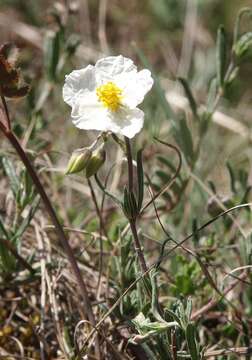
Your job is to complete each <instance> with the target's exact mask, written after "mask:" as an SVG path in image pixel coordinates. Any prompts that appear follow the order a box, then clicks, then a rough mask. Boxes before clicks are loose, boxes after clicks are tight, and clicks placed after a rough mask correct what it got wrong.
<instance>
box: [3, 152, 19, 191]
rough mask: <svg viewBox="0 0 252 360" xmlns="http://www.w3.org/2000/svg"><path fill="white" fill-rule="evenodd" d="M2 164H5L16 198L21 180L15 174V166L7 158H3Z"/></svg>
mask: <svg viewBox="0 0 252 360" xmlns="http://www.w3.org/2000/svg"><path fill="white" fill-rule="evenodd" d="M2 164H3V168H4V171H5V173H6V175H7V176H8V178H9V180H10V186H11V190H12V192H13V195H14V197H15V198H16V196H17V195H18V192H19V188H20V184H19V179H18V177H17V174H16V172H15V168H14V166H13V163H12V162H11V161H10V160H9V159H8V158H7V157H3V158H2Z"/></svg>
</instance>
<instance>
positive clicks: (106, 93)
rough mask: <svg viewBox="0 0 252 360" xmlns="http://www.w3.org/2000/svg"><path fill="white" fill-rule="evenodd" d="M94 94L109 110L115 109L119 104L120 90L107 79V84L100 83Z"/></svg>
mask: <svg viewBox="0 0 252 360" xmlns="http://www.w3.org/2000/svg"><path fill="white" fill-rule="evenodd" d="M96 95H97V96H98V99H99V101H101V102H102V103H103V105H104V106H105V107H106V108H108V109H109V110H111V111H117V110H118V109H119V107H120V105H121V99H122V90H121V89H120V88H119V87H118V86H117V85H116V84H114V83H113V82H112V81H109V82H108V83H107V84H104V85H101V86H99V87H98V88H97V89H96Z"/></svg>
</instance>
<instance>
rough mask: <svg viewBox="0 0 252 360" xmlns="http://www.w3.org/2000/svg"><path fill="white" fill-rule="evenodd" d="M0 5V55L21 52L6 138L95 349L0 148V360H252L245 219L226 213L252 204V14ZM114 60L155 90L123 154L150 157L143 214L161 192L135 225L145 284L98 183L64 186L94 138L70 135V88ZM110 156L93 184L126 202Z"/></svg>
mask: <svg viewBox="0 0 252 360" xmlns="http://www.w3.org/2000/svg"><path fill="white" fill-rule="evenodd" d="M0 5H1V8H0V29H1V31H0V43H5V42H12V43H15V44H16V46H17V47H18V48H19V54H18V67H19V68H20V69H21V70H22V75H23V77H24V80H25V82H26V83H28V84H29V85H30V91H29V93H28V95H27V96H26V97H25V98H22V99H18V100H9V101H8V102H7V105H8V108H9V111H10V117H11V123H12V129H13V132H14V133H15V135H16V137H17V138H18V139H19V140H20V143H21V145H22V147H23V149H25V152H26V154H27V155H28V157H29V159H30V160H31V162H32V163H33V165H34V167H35V168H36V171H37V174H38V175H39V179H40V181H41V183H42V185H43V188H44V189H45V191H46V193H47V194H48V195H49V198H50V200H51V202H52V204H53V207H54V209H55V210H56V213H57V215H58V217H59V219H60V222H61V223H62V226H64V230H65V233H66V234H67V236H68V238H69V242H70V244H71V247H72V249H73V251H74V255H75V258H76V259H77V260H78V265H79V267H80V269H81V272H82V276H83V278H84V280H85V284H86V286H87V289H88V294H89V299H90V301H91V304H92V308H93V313H94V317H95V322H96V324H97V323H98V325H97V326H98V334H99V336H98V337H97V338H96V339H95V338H94V333H95V331H94V330H93V325H92V324H91V325H90V323H89V322H88V321H87V317H86V313H85V311H84V305H83V302H82V298H81V291H80V288H79V284H78V283H77V282H76V280H75V276H74V273H73V272H72V268H71V266H70V263H69V261H68V258H67V257H66V254H65V252H64V250H63V249H62V246H61V244H60V243H59V239H58V236H57V233H56V232H55V228H54V226H53V225H52V223H51V219H50V218H49V217H48V213H47V210H46V208H45V206H44V204H43V202H42V201H40V197H39V195H37V191H36V189H35V187H34V184H33V183H32V181H31V178H30V176H29V174H28V173H27V171H26V169H25V167H24V166H23V164H22V162H21V161H20V158H19V156H18V155H17V153H16V152H15V150H14V149H13V148H12V146H11V144H10V143H9V142H8V140H7V139H6V138H5V137H4V136H3V134H2V133H1V135H0V136H1V138H0V139H1V150H0V157H1V167H0V272H1V274H0V357H1V358H6V359H20V358H21V359H81V358H83V359H98V358H101V359H174V360H175V359H181V358H191V359H193V360H194V359H201V358H205V357H209V358H210V357H212V358H218V359H224V358H225V359H226V358H228V359H233V358H236V357H244V358H245V357H246V359H249V358H250V355H249V354H250V352H251V333H252V301H251V296H252V290H251V281H252V277H251V265H252V264H251V256H252V238H251V220H252V219H251V210H250V207H249V206H247V207H244V208H243V207H240V208H237V209H235V210H234V211H230V212H227V213H226V214H225V215H224V213H225V212H226V211H227V209H230V208H233V207H236V206H237V205H241V204H245V203H249V202H250V197H251V196H250V191H251V185H252V183H251V155H252V154H251V139H252V132H251V96H252V92H251V75H252V65H251V59H252V52H251V48H250V47H251V38H252V36H251V34H252V16H251V13H250V12H249V11H245V12H243V13H241V12H240V13H239V11H240V10H241V9H242V8H244V7H249V6H252V1H249V0H247V1H246V0H239V1H238V0H237V1H230V0H229V1H228V0H223V1H218V0H204V1H203V0H198V1H197V0H187V1H185V0H180V1H175V0H155V1H154V0H146V1H137V0H127V1H125V0H120V1H119V0H110V1H106V0H100V1H98V0H90V1H86V0H79V1H77V0H76V1H67V0H65V1H46V0H43V1H39V0H37V1H34V0H0ZM239 14H240V17H239ZM237 18H239V19H240V23H239V26H238V25H237ZM235 24H236V25H237V26H238V27H236V29H238V32H235V33H234V29H235ZM220 25H223V27H220ZM217 34H218V36H217ZM235 34H236V35H237V36H236V35H235ZM111 54H114V55H117V54H122V55H124V56H127V57H130V58H132V59H133V60H134V61H135V62H136V63H137V64H138V66H139V68H143V67H147V68H150V69H151V70H152V72H153V76H154V77H155V86H154V88H153V90H152V91H151V93H150V94H149V95H148V96H147V98H146V100H145V102H144V104H143V106H142V108H143V109H144V111H145V114H146V115H145V126H144V130H143V131H142V132H141V134H140V135H139V136H137V137H136V138H135V140H134V142H133V144H132V146H133V154H134V158H136V154H137V152H138V150H139V149H141V148H144V150H143V168H144V173H145V174H147V175H148V176H145V177H144V181H145V190H144V195H145V201H144V204H146V203H148V201H151V199H152V197H153V196H154V195H153V194H155V193H157V192H158V191H160V190H161V189H162V188H165V191H164V192H163V194H162V195H161V196H159V197H158V198H157V199H156V201H155V203H154V205H155V206H153V204H152V205H151V206H149V207H148V208H147V209H146V211H145V212H143V214H142V215H141V216H140V217H139V220H138V224H137V225H138V232H139V236H140V240H141V242H142V246H143V251H144V255H145V257H146V260H147V263H148V266H149V267H150V268H151V270H150V272H149V274H148V275H146V276H145V277H144V279H143V277H142V275H141V271H140V268H139V265H138V261H137V258H136V256H135V252H134V248H133V240H132V237H131V234H130V232H128V231H127V224H128V221H127V219H126V218H125V216H124V214H123V212H122V211H121V209H119V208H118V207H117V205H116V204H115V203H114V202H113V201H111V199H110V198H109V197H108V196H106V195H104V193H103V192H102V191H101V190H100V189H99V187H97V184H96V182H95V180H94V178H91V179H90V181H89V182H88V181H87V180H86V178H85V176H84V175H83V174H82V173H80V174H77V175H70V176H65V174H64V171H65V168H66V166H67V163H68V160H69V157H70V155H71V153H72V152H73V151H74V150H75V149H77V148H80V147H84V146H86V145H89V144H90V143H91V142H92V141H94V139H95V138H96V135H97V134H95V133H93V132H91V133H90V132H85V131H80V130H78V129H76V128H75V127H74V126H73V125H72V123H71V121H70V120H69V115H70V109H69V107H67V106H66V105H65V104H64V103H63V100H62V86H63V84H64V77H65V74H68V73H69V72H71V71H72V70H73V69H77V68H81V67H85V66H86V65H88V64H89V63H95V62H96V60H97V59H99V58H101V57H104V56H106V55H111ZM14 55H15V57H17V54H14ZM0 70H1V69H0ZM2 81H3V79H1V78H0V83H1V82H2ZM1 86H2V83H1ZM1 114H2V112H1ZM157 139H159V140H161V141H163V142H165V143H162V142H160V141H158V140H157ZM167 143H168V144H171V145H172V147H171V146H170V145H169V146H167ZM106 153H107V159H106V162H105V164H104V166H103V167H102V169H101V170H100V171H99V177H100V178H101V179H102V182H103V183H104V182H106V183H107V187H108V188H109V189H110V191H111V192H113V193H114V194H115V195H116V196H118V197H120V198H122V197H123V189H124V186H125V184H127V181H128V180H127V179H128V178H127V176H128V175H127V163H126V159H125V155H124V154H123V151H122V149H121V148H120V146H118V144H117V143H116V142H114V141H113V139H109V140H108V142H107V144H106ZM180 158H182V164H181V167H179V166H178V165H179V161H180ZM135 175H136V174H135ZM135 177H136V176H135ZM135 183H136V184H137V180H136V179H135ZM167 184H168V186H166V185H167ZM212 220H213V221H212ZM182 241H183V244H181V245H180V246H179V245H176V244H178V243H179V242H182ZM30 267H31V268H32V269H31V268H30ZM136 279H137V281H136ZM132 284H133V285H132ZM89 320H90V319H89ZM174 322H176V324H174Z"/></svg>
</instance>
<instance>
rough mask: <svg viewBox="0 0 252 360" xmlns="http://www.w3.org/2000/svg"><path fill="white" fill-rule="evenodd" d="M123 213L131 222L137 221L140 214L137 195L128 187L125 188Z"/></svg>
mask: <svg viewBox="0 0 252 360" xmlns="http://www.w3.org/2000/svg"><path fill="white" fill-rule="evenodd" d="M123 211H124V214H125V216H126V217H127V218H128V219H129V220H131V219H135V218H136V217H137V216H138V213H139V212H138V207H137V202H136V198H135V195H134V193H133V192H132V191H129V190H128V189H127V187H125V188H124V198H123Z"/></svg>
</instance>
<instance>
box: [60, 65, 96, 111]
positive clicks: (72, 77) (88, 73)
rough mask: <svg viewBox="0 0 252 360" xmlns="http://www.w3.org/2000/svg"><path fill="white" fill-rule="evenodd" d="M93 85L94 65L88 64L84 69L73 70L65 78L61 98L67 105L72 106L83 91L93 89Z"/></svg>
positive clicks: (94, 79)
mask: <svg viewBox="0 0 252 360" xmlns="http://www.w3.org/2000/svg"><path fill="white" fill-rule="evenodd" d="M95 87H96V78H95V68H94V66H92V65H88V66H87V67H85V68H84V69H81V70H74V71H72V72H71V73H70V74H69V75H67V76H66V78H65V84H64V87H63V99H64V101H65V102H66V103H67V104H68V105H70V106H73V105H74V103H75V101H76V99H77V98H78V96H79V95H80V94H81V93H82V92H83V91H85V90H89V91H93V90H94V89H95Z"/></svg>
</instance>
